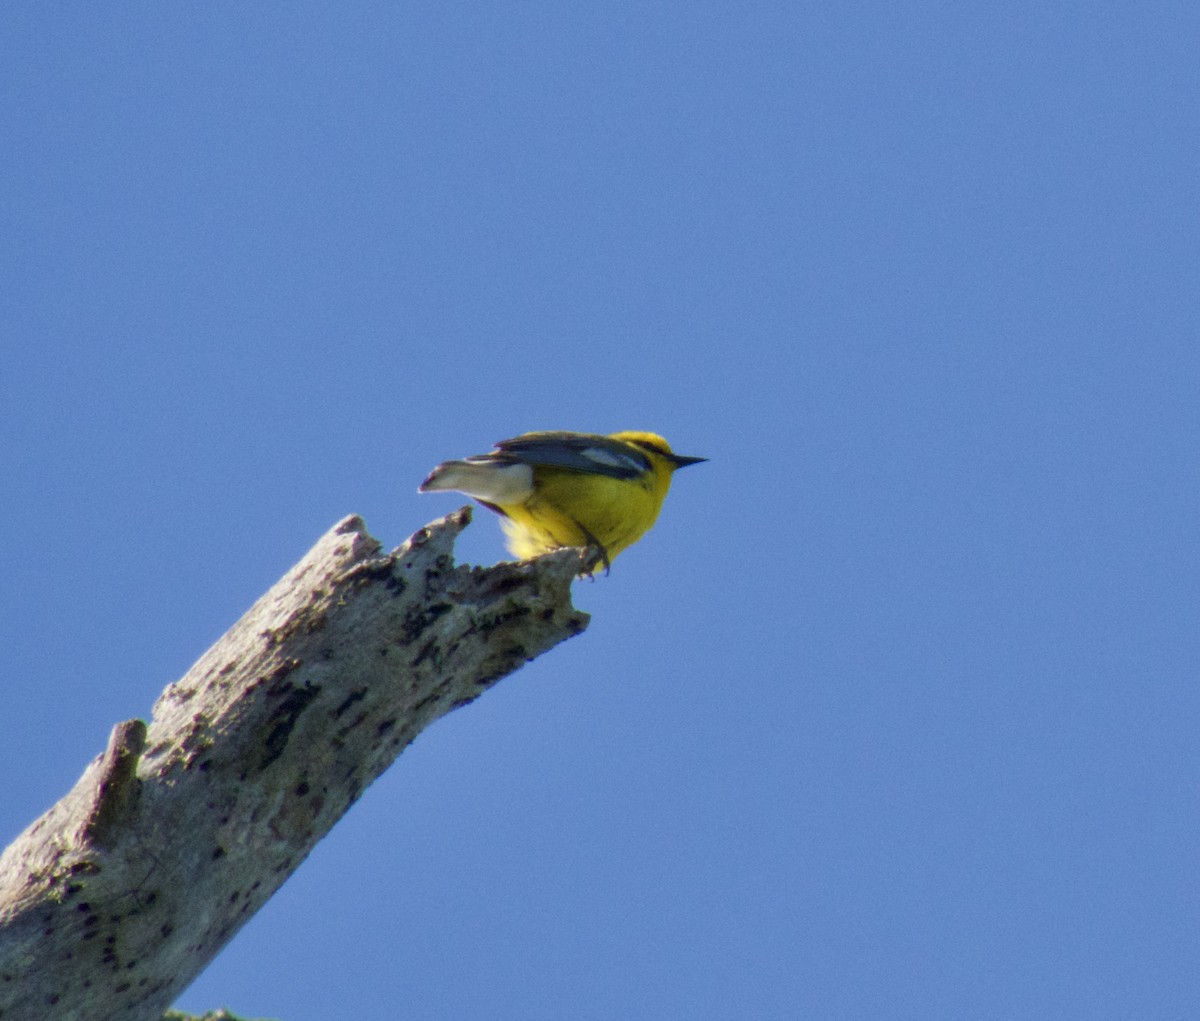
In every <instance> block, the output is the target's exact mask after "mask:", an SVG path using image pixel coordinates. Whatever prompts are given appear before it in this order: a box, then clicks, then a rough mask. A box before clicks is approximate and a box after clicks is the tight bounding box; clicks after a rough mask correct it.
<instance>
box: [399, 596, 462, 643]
mask: <svg viewBox="0 0 1200 1021" xmlns="http://www.w3.org/2000/svg"><path fill="white" fill-rule="evenodd" d="M452 609H454V607H453V606H451V605H450V604H449V603H434V604H433V605H431V606H427V607H424V608H423V609H417V608H414V609H413V610H411V611H410V612H409V614H408V616H407V617H405V618H404V624H403V630H404V634H403V636H402V637H401V638H400V640H399V641H400V644H401V645H411V644H412V643H413V642H415V641H416V640H417V639H418V638H420V637H421V633H422V632H423V631H424V630H425V629H426V628H427V627H429V625H430V624H432V623H433V622H434V621H435V620H437V619H438V618H439V617H441V616H442V615H443V614H445V613H449V612H450V611H451V610H452Z"/></svg>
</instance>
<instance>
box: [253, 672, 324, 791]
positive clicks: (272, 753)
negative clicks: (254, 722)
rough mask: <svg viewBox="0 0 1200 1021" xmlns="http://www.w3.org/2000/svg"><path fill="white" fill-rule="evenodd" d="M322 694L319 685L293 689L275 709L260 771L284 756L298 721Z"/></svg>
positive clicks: (265, 742)
mask: <svg viewBox="0 0 1200 1021" xmlns="http://www.w3.org/2000/svg"><path fill="white" fill-rule="evenodd" d="M284 683H288V682H284ZM320 693H321V687H320V685H317V684H305V686H304V687H303V688H291V689H290V691H289V692H288V694H287V697H286V698H284V699H283V701H282V702H280V704H279V705H278V706H276V707H275V709H274V711H273V712H272V713H271V723H272V726H271V730H270V732H269V733H268V734H267V738H266V741H264V742H263V744H264V745H265V747H266V751H265V752H264V753H263V757H262V761H261V762H260V763H259V767H258V768H259V769H260V770H262V769H266V768H267V767H268V766H269V765H270V764H271V763H272V762H274V761H275V760H276V759H277V758H279V756H280V755H282V754H283V750H284V749H285V748H286V747H287V744H288V741H289V740H290V738H291V736H292V730H293V729H294V728H295V726H296V721H297V720H299V719H300V716H301V714H302V713H303V712H304V710H305V709H307V708H308V707H309V706H310V705H311V704H312V702H313V700H314V699H315V698H316V697H317V696H318V695H319V694H320Z"/></svg>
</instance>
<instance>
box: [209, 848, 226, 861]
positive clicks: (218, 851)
mask: <svg viewBox="0 0 1200 1021" xmlns="http://www.w3.org/2000/svg"><path fill="white" fill-rule="evenodd" d="M224 857H225V848H223V847H221V846H220V845H219V844H218V845H217V846H216V847H214V848H213V853H212V860H213V861H216V860H217V859H218V858H224Z"/></svg>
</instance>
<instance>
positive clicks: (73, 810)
mask: <svg viewBox="0 0 1200 1021" xmlns="http://www.w3.org/2000/svg"><path fill="white" fill-rule="evenodd" d="M469 521H470V509H469V508H464V509H463V510H461V511H459V512H457V513H455V514H451V515H449V516H447V517H446V518H442V519H440V520H439V521H436V522H434V523H432V524H430V525H428V526H427V527H426V528H423V529H421V530H420V531H419V532H417V534H416V535H414V536H413V537H412V538H411V539H409V540H408V542H406V543H405V544H404V545H403V546H401V547H399V548H398V549H396V550H394V551H393V552H392V553H390V554H384V553H382V552H381V550H380V544H379V543H378V542H377V541H376V540H375V539H373V538H372V537H371V536H370V535H368V534H367V532H366V530H365V527H364V525H363V523H362V521H361V519H359V518H357V517H351V518H347V519H346V520H344V521H342V522H341V523H340V524H338V525H337V526H336V527H334V528H333V529H332V530H331V531H330V532H329V533H328V534H326V535H325V536H324V537H323V538H322V539H321V540H320V541H319V542H318V543H317V545H316V546H315V547H314V548H313V549H312V550H311V551H310V552H309V553H308V555H307V556H306V557H305V558H304V559H303V560H301V561H300V563H299V564H297V565H296V566H295V567H294V568H292V570H291V571H289V572H288V573H287V575H285V576H284V578H283V579H282V580H281V581H279V582H278V583H277V584H276V585H275V586H274V587H273V588H272V589H271V590H270V591H269V592H268V593H267V594H266V595H265V596H263V597H262V598H261V599H260V600H259V601H258V602H257V603H256V604H255V605H254V606H253V607H252V608H251V609H250V610H249V612H247V613H246V615H245V616H244V617H242V619H241V620H240V621H238V622H237V624H235V625H234V626H233V628H232V629H231V630H230V631H229V633H228V634H226V635H225V636H224V637H223V638H222V639H221V640H220V641H218V642H217V643H216V645H214V646H213V647H212V648H211V649H210V650H209V651H208V652H207V653H205V654H204V656H202V657H201V658H200V660H199V662H197V663H196V665H195V666H194V667H192V669H191V670H190V671H189V672H188V673H187V675H186V676H184V677H183V679H182V680H180V681H177V682H176V683H174V684H172V685H170V686H169V687H168V688H167V689H166V691H164V692H163V694H162V696H161V697H160V698H159V700H158V702H157V703H156V705H155V707H154V714H153V718H152V720H151V722H150V724H149V726H147V725H146V724H145V723H144V722H142V721H141V720H130V721H128V722H125V723H121V724H118V725H117V726H116V728H115V729H114V730H113V733H112V737H111V738H110V740H109V743H108V748H107V750H106V751H105V752H104V753H103V754H102V755H101V756H99V757H98V758H97V759H96V760H94V761H93V762H92V763H91V765H89V766H88V768H87V770H86V771H85V773H84V774H83V776H82V778H81V779H80V780H79V782H78V783H77V784H76V785H75V787H74V788H73V789H72V790H71V791H70V792H69V793H68V794H67V795H66V796H65V797H64V798H63V799H62V800H61V801H60V802H59V803H58V804H57V805H55V806H54V807H53V808H51V809H50V810H49V811H48V812H47V813H46V814H45V815H43V816H42V817H41V818H40V819H38V820H37V821H36V822H34V823H33V824H32V825H31V826H30V827H29V828H28V829H26V830H25V832H24V833H22V834H21V835H20V836H19V837H18V838H17V839H16V841H14V843H13V844H12V845H11V846H10V847H9V848H8V849H7V850H6V851H5V852H4V854H3V856H0V1021H107V1019H117V1018H119V1019H122V1021H152V1019H156V1018H161V1017H162V1014H163V1012H164V1010H165V1009H166V1008H167V1007H169V1006H170V1004H171V1003H172V1002H173V1001H174V999H175V997H176V996H177V995H178V994H179V993H180V992H181V991H182V990H183V989H184V988H185V987H186V986H187V985H188V984H189V983H190V982H191V981H192V979H193V978H195V976H196V975H197V974H198V973H199V972H200V970H201V969H202V968H203V967H204V966H205V965H206V964H207V963H208V962H209V961H210V960H211V959H212V958H213V957H214V956H215V955H216V953H217V952H218V951H219V950H220V949H221V948H222V947H223V946H224V945H225V944H226V943H227V942H228V941H229V940H230V939H231V938H232V937H233V935H234V934H235V933H236V932H237V931H238V929H240V928H241V926H242V925H244V924H245V923H246V921H247V920H248V919H249V918H250V917H251V916H252V915H253V914H254V912H255V911H257V910H258V909H259V908H260V907H261V906H262V905H263V903H264V902H265V901H266V900H267V899H268V898H269V897H270V896H271V894H272V893H274V891H275V890H276V889H277V888H278V887H279V886H280V884H282V883H283V881H284V880H285V879H286V878H287V877H288V876H289V875H290V874H291V873H292V871H293V870H294V869H295V868H296V867H297V866H298V865H299V864H300V862H301V861H303V860H304V857H305V856H306V855H307V854H308V852H309V851H310V850H311V849H312V848H313V846H314V845H315V844H316V842H317V841H318V840H320V838H321V837H322V836H323V835H324V834H325V833H326V832H328V830H329V829H330V827H331V826H332V825H333V824H334V823H335V822H336V821H337V820H338V818H340V816H341V815H342V813H343V812H345V811H346V810H347V809H348V808H349V807H350V806H351V805H352V804H353V803H354V801H355V800H356V799H357V798H358V797H359V795H360V794H361V793H362V792H363V789H364V788H365V787H366V786H367V785H368V784H369V783H371V781H372V780H374V779H375V778H376V777H377V776H379V774H380V773H382V772H383V770H384V769H386V768H387V767H388V766H389V765H390V764H391V763H392V761H393V760H394V759H395V758H396V756H397V755H398V754H399V753H400V752H401V751H402V750H403V749H404V748H405V747H406V746H407V745H408V744H409V743H410V742H411V741H412V740H413V738H414V737H416V735H417V734H418V733H420V731H421V730H422V729H423V728H425V727H426V726H428V725H429V724H430V723H432V722H433V721H434V720H435V719H437V718H438V717H439V716H442V715H443V714H445V713H447V712H449V711H450V710H451V709H454V708H456V707H458V706H461V705H465V704H466V703H468V702H470V701H472V700H473V699H475V698H477V697H478V696H479V695H480V694H481V693H482V692H483V691H485V690H486V689H487V688H488V687H490V686H491V685H492V684H494V683H495V682H496V681H498V680H499V679H500V678H501V677H503V676H504V675H505V674H508V673H510V672H511V671H513V670H515V669H517V668H518V667H520V666H521V665H522V664H523V663H525V662H526V661H528V660H530V659H532V658H533V657H534V656H537V655H538V654H540V653H542V652H544V651H545V650H547V649H549V648H551V647H552V646H554V645H556V644H557V643H558V642H560V641H562V640H563V639H565V638H569V637H570V636H572V635H575V634H578V633H579V632H580V631H582V630H583V629H584V627H586V626H587V620H588V618H587V615H586V614H583V613H579V612H577V611H575V610H574V609H573V608H572V606H571V601H570V587H571V581H572V579H573V577H574V575H575V572H576V570H577V569H578V564H579V561H578V551H569V550H563V551H559V552H557V553H554V554H550V555H548V556H545V557H541V558H538V559H537V560H533V561H526V562H522V563H517V564H508V563H505V564H498V565H496V566H495V567H491V568H468V567H457V566H455V564H454V561H453V557H452V555H451V554H452V549H453V545H454V540H455V538H456V536H457V535H458V533H459V532H460V531H461V530H462V529H463V528H464V527H465V526H466V524H467V523H468V522H469Z"/></svg>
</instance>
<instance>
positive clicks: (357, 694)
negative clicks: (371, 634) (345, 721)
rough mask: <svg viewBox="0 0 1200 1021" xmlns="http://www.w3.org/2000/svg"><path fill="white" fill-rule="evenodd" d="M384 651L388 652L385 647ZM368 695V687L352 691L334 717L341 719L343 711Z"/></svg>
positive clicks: (334, 712)
mask: <svg viewBox="0 0 1200 1021" xmlns="http://www.w3.org/2000/svg"><path fill="white" fill-rule="evenodd" d="M384 652H385V653H386V652H387V650H386V649H385V650H384ZM366 697H367V689H366V688H356V689H355V690H354V691H352V692H350V694H349V695H347V696H346V697H345V698H344V699H342V704H341V705H340V706H338V707H337V708H336V709H335V710H334V711H333V718H334V719H335V720H337V719H341V716H342V713H344V712H345V711H346V710H347V709H349V708H350V707H351V706H352V705H354V703H355V702H361V701H362V700H363V699H364V698H366Z"/></svg>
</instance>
